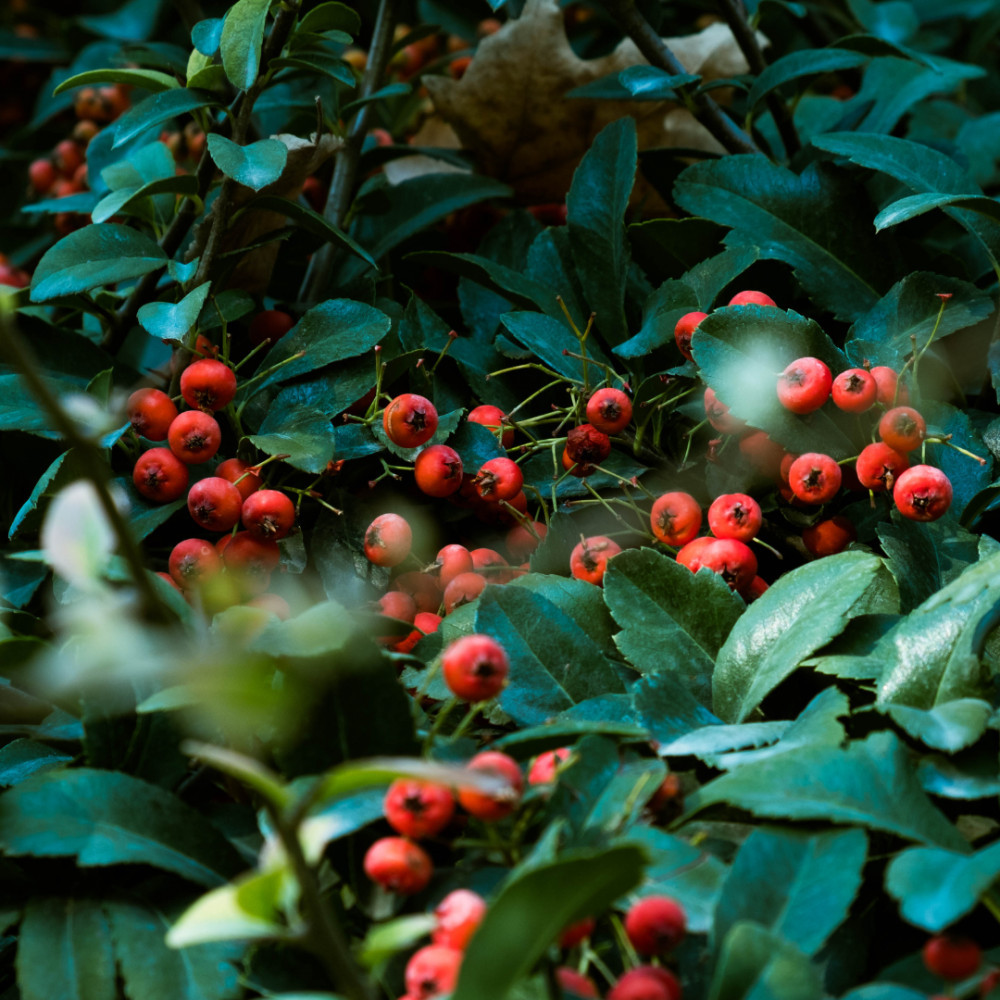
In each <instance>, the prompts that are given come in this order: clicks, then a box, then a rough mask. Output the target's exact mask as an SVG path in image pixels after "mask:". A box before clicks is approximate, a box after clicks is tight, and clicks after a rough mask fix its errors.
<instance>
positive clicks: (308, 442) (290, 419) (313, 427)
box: [250, 407, 335, 475]
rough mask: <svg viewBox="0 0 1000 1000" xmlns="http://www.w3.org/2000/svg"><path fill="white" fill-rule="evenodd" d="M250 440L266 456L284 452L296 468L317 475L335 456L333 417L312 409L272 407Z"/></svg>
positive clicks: (288, 461)
mask: <svg viewBox="0 0 1000 1000" xmlns="http://www.w3.org/2000/svg"><path fill="white" fill-rule="evenodd" d="M250 441H252V442H253V444H254V445H255V446H256V447H258V448H260V450H261V451H263V452H264V454H265V455H284V456H286V457H285V459H284V461H286V462H287V463H288V464H289V465H291V466H292V467H293V468H296V469H301V470H302V471H303V472H311V473H313V474H314V475H318V474H319V473H321V472H323V470H324V469H325V468H326V466H327V463H329V462H330V461H331V460H332V459H333V456H334V452H335V448H334V430H333V424H332V423H331V422H330V418H329V417H328V416H326V415H325V414H323V413H315V412H312V411H310V410H281V409H278V408H277V407H272V409H271V410H270V412H269V413H268V415H267V417H266V418H265V420H264V423H262V424H261V426H260V431H259V432H258V433H257V434H251V435H250Z"/></svg>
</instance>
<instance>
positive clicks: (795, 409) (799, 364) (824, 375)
mask: <svg viewBox="0 0 1000 1000" xmlns="http://www.w3.org/2000/svg"><path fill="white" fill-rule="evenodd" d="M832 386H833V375H832V374H831V372H830V369H829V368H827V366H826V365H825V364H824V363H823V362H822V361H820V360H819V358H799V359H798V360H797V361H793V362H792V363H791V364H790V365H789V366H788V367H787V368H786V369H785V370H784V371H783V372H782V373H781V375H780V376H779V377H778V401H779V402H780V403H781V405H782V406H783V407H784V408H785V409H786V410H791V411H792V413H812V412H813V411H814V410H818V409H819V408H820V407H821V406H822V405H823V404H824V403H825V402H826V401H827V399H828V398H829V397H830V389H831V388H832Z"/></svg>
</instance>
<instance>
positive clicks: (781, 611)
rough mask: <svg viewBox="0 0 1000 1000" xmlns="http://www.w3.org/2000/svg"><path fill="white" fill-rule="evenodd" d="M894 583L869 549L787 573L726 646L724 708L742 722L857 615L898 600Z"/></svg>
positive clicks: (720, 673)
mask: <svg viewBox="0 0 1000 1000" xmlns="http://www.w3.org/2000/svg"><path fill="white" fill-rule="evenodd" d="M887 585H888V586H887ZM893 589H894V588H892V587H891V582H890V578H889V574H888V572H887V571H886V570H885V568H884V566H883V564H882V561H881V560H880V559H878V558H876V557H875V556H872V555H868V554H866V553H863V552H842V553H840V554H838V555H834V556H829V557H827V558H825V559H819V560H817V561H816V562H812V563H806V564H805V565H804V566H800V567H799V568H798V569H795V570H792V571H791V572H790V573H786V574H784V575H783V576H782V577H780V579H778V580H777V581H775V583H774V584H773V585H772V586H771V587H770V588H769V589H768V590H767V591H765V593H764V594H763V595H762V596H761V597H759V598H758V599H757V600H756V601H754V602H753V604H751V605H750V607H749V608H748V609H747V611H746V613H745V614H744V615H743V617H742V618H740V620H739V621H738V622H737V623H736V625H735V626H734V627H733V630H732V632H730V634H729V638H728V639H727V640H726V643H725V645H724V646H723V647H722V649H721V650H720V652H719V657H718V662H717V664H716V669H715V675H714V677H713V679H712V690H713V695H714V710H715V712H716V714H717V715H718V716H719V718H721V719H722V720H723V721H725V722H742V721H743V720H744V719H746V718H747V716H748V715H749V714H750V713H751V712H752V711H753V710H754V709H755V708H756V707H757V706H758V705H759V704H760V702H761V701H762V700H763V698H764V697H765V695H767V694H768V693H769V692H771V691H772V690H774V688H775V687H777V686H778V684H780V683H781V682H782V681H783V680H784V679H785V678H786V677H787V676H788V675H789V674H791V673H792V671H794V670H795V668H796V667H797V666H798V665H799V664H800V663H801V662H802V661H803V660H804V659H806V658H807V657H809V656H811V655H812V654H813V653H814V652H815V651H816V650H817V649H819V648H821V647H822V646H824V645H825V644H826V643H828V642H829V641H830V640H831V639H833V638H834V637H835V636H837V635H839V634H840V633H841V632H842V631H843V630H844V628H845V627H846V625H847V623H848V622H849V621H850V619H851V618H853V617H855V616H856V615H860V614H870V613H872V612H873V611H875V610H877V607H876V606H877V605H878V604H879V603H880V602H884V601H891V600H892V598H893V596H894V595H893V594H892V590H893ZM887 591H888V593H887Z"/></svg>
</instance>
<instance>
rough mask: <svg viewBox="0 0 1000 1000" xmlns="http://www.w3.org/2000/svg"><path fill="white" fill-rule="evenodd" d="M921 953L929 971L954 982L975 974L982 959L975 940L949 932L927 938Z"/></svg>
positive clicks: (981, 953) (980, 950)
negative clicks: (955, 935)
mask: <svg viewBox="0 0 1000 1000" xmlns="http://www.w3.org/2000/svg"><path fill="white" fill-rule="evenodd" d="M921 954H922V956H923V959H924V965H925V966H927V970H928V971H929V972H933V973H934V975H935V976H940V977H941V978H942V979H947V980H948V981H949V982H954V983H957V982H959V981H960V980H962V979H968V978H969V976H973V975H975V973H976V972H977V971H978V970H979V966H980V965H981V964H982V961H983V952H982V949H981V948H980V947H979V945H978V944H976V942H975V941H970V940H969V939H968V938H962V937H952V936H951V935H950V934H935V935H934V937H932V938H929V939H928V940H927V943H926V944H925V945H924V947H923V951H922V952H921Z"/></svg>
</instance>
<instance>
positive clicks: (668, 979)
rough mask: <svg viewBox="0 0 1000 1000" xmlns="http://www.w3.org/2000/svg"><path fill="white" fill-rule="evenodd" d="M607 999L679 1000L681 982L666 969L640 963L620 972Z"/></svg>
mask: <svg viewBox="0 0 1000 1000" xmlns="http://www.w3.org/2000/svg"><path fill="white" fill-rule="evenodd" d="M608 1000H681V984H680V983H679V982H678V981H677V977H676V976H675V975H674V974H673V973H671V972H668V971H667V970H666V969H661V968H660V967H659V966H656V965H640V966H638V967H637V968H635V969H629V970H628V972H625V973H623V974H622V976H621V978H619V980H618V982H617V983H615V985H614V987H613V988H612V990H611V992H610V993H609V994H608Z"/></svg>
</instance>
